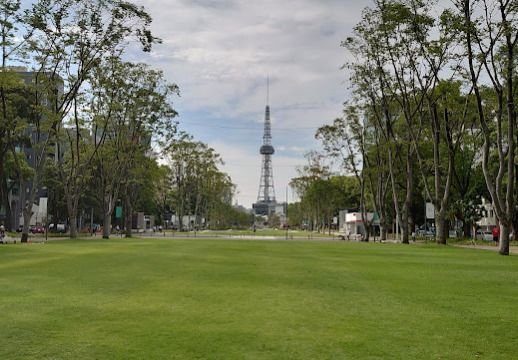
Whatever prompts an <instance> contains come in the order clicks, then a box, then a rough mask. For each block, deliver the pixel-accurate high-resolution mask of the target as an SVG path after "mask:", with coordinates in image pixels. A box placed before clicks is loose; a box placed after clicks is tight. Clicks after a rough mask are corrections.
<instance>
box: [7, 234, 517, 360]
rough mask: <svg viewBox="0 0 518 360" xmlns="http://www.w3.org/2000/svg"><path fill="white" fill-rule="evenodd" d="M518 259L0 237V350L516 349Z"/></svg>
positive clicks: (148, 354)
mask: <svg viewBox="0 0 518 360" xmlns="http://www.w3.org/2000/svg"><path fill="white" fill-rule="evenodd" d="M517 307H518V257H513V256H511V257H502V256H498V255H497V254H495V253H493V252H489V251H480V250H470V249H460V248H451V247H437V246H436V245H411V246H403V245H396V244H365V243H345V242H297V241H238V240H234V241H225V240H167V239H134V240H125V239H113V240H109V241H102V240H83V241H75V242H72V241H55V242H51V243H48V244H45V245H44V244H27V245H20V244H17V245H3V246H2V245H0V359H516V358H517V357H518V355H517V354H518V311H517Z"/></svg>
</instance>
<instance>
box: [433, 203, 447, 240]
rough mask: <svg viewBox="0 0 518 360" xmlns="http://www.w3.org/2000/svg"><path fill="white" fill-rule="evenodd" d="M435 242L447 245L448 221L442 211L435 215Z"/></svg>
mask: <svg viewBox="0 0 518 360" xmlns="http://www.w3.org/2000/svg"><path fill="white" fill-rule="evenodd" d="M435 214H436V215H435V241H436V242H437V244H441V245H446V240H447V236H446V220H445V219H444V214H443V213H442V211H438V212H436V213H435Z"/></svg>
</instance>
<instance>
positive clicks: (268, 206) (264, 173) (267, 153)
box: [254, 80, 276, 215]
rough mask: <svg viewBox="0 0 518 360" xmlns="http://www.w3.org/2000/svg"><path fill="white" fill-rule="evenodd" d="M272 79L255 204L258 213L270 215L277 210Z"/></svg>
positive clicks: (265, 116)
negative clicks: (271, 112)
mask: <svg viewBox="0 0 518 360" xmlns="http://www.w3.org/2000/svg"><path fill="white" fill-rule="evenodd" d="M269 95H270V81H269V80H267V90H266V108H265V112H264V134H263V145H262V146H261V148H260V149H259V153H260V154H261V155H262V157H263V158H262V165H261V178H260V183H259V193H258V195H257V203H256V204H254V209H255V210H256V213H257V214H261V215H269V214H270V213H271V212H272V211H275V210H274V208H275V204H276V201H275V189H274V187H273V168H272V155H273V154H274V153H275V149H274V148H273V146H272V123H271V120H270V105H269Z"/></svg>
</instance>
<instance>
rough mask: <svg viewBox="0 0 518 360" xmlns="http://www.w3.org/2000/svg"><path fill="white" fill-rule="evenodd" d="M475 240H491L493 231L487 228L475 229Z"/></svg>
mask: <svg viewBox="0 0 518 360" xmlns="http://www.w3.org/2000/svg"><path fill="white" fill-rule="evenodd" d="M476 239H477V240H484V241H493V233H492V232H491V231H489V230H477V236H476Z"/></svg>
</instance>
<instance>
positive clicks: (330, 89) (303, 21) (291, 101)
mask: <svg viewBox="0 0 518 360" xmlns="http://www.w3.org/2000/svg"><path fill="white" fill-rule="evenodd" d="M136 2H137V3H138V4H139V5H143V6H145V7H146V9H147V10H148V11H149V12H150V14H151V16H152V17H153V19H154V21H153V23H152V31H153V32H154V34H155V35H156V36H159V37H160V38H162V39H163V41H164V42H163V44H162V45H157V46H155V48H154V49H153V51H152V53H151V54H150V55H149V56H148V57H145V55H142V53H140V52H136V51H135V52H131V53H130V54H129V55H128V57H129V58H130V59H132V60H135V61H146V62H149V63H150V64H152V65H153V66H156V67H159V68H161V69H163V70H164V72H165V74H166V76H167V77H168V79H170V80H171V81H172V82H175V83H177V84H178V85H179V86H180V89H181V93H182V97H181V98H180V99H178V101H177V102H176V107H177V110H178V111H179V113H180V118H179V120H180V123H181V126H182V127H183V128H184V129H187V130H189V131H190V132H191V133H193V135H194V136H195V137H196V138H198V139H200V140H202V141H206V142H208V143H209V144H211V145H212V146H214V147H215V148H216V150H218V151H219V152H221V154H222V155H223V158H224V159H225V160H226V161H227V162H228V163H229V164H230V163H232V162H237V161H239V162H240V163H242V162H246V163H247V164H248V163H250V165H249V166H251V167H250V168H248V169H249V170H248V171H246V174H243V171H241V172H238V171H234V170H232V171H233V172H232V173H231V175H232V177H233V179H234V182H236V183H237V184H238V186H239V187H240V188H242V189H247V190H243V191H242V192H241V194H240V195H239V197H240V202H241V203H242V204H244V205H246V206H251V203H252V202H253V201H254V200H255V197H256V196H257V194H256V193H255V195H254V194H252V195H254V196H252V195H250V194H249V193H250V192H251V189H256V190H254V191H255V192H256V191H257V188H258V187H259V172H260V158H259V155H258V154H257V149H258V147H259V146H260V143H261V137H262V133H261V122H262V120H263V116H264V105H265V101H266V86H265V85H266V76H267V75H269V76H270V80H271V81H270V86H271V87H270V104H271V108H272V123H273V130H272V131H273V143H274V146H276V147H277V149H278V154H277V155H276V157H274V166H275V165H276V162H277V161H279V162H281V161H282V162H284V161H285V160H286V161H287V162H290V163H294V162H295V163H296V162H298V163H300V164H302V163H304V159H303V157H302V154H303V153H304V152H306V151H308V150H310V149H313V148H317V147H318V146H319V144H318V142H317V141H316V140H315V139H314V131H315V130H316V129H317V128H318V127H319V126H321V125H322V124H324V123H328V122H331V121H332V120H333V119H334V118H336V117H337V116H340V114H341V109H342V103H343V101H344V100H346V97H347V84H346V80H347V74H346V73H345V72H344V71H341V70H340V67H341V65H342V64H343V63H345V62H346V60H347V57H348V55H347V53H346V51H345V49H343V48H341V47H340V42H341V40H343V39H344V38H345V37H347V36H348V35H350V34H351V33H352V28H353V26H354V25H355V23H356V22H357V21H358V20H359V18H360V15H361V10H362V9H363V8H364V7H365V6H367V5H369V4H370V2H368V1H352V0H351V1H343V0H284V1H277V0H263V1H249V0H194V1H193V0H161V1H160V0H137V1H136ZM190 123H197V124H202V125H191V124H190ZM203 124H205V126H204V125H203ZM214 125H217V126H223V125H226V126H227V127H236V128H237V127H241V128H244V129H231V128H222V127H219V128H218V127H213V126H214ZM211 126H212V127H211ZM246 128H250V130H249V131H247V130H246ZM276 129H278V130H276ZM290 129H292V131H290ZM229 149H232V151H228V150H229ZM280 149H282V150H280ZM227 156H228V157H231V159H233V160H232V161H231V160H230V159H228V158H227ZM236 156H238V157H240V158H241V157H242V159H241V160H240V159H237V158H236ZM277 156H279V158H277ZM281 156H287V158H286V159H281ZM253 159H255V160H253ZM243 160H245V161H243ZM235 168H236V167H235ZM228 169H229V171H230V169H231V168H230V167H228ZM290 169H291V168H285V167H279V169H274V176H275V183H276V185H277V186H279V187H285V186H286V184H287V183H288V181H289V177H290V176H294V171H291V170H290ZM252 173H253V174H255V175H254V176H252V175H251V174H252ZM245 193H246V195H245ZM252 193H253V191H252Z"/></svg>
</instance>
